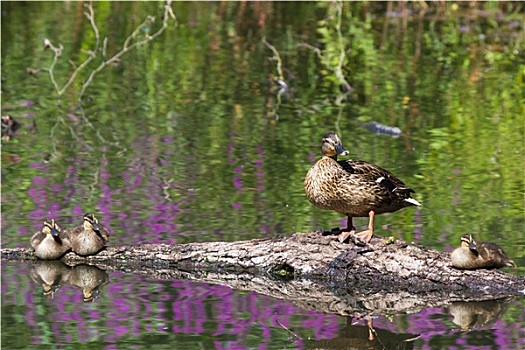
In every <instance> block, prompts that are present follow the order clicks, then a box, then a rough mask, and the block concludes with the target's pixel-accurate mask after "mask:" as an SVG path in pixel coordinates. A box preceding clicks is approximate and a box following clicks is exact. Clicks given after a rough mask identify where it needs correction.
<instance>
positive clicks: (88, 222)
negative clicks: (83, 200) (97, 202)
mask: <svg viewBox="0 0 525 350" xmlns="http://www.w3.org/2000/svg"><path fill="white" fill-rule="evenodd" d="M83 220H84V222H83V223H82V225H80V226H78V227H75V228H72V229H70V230H68V231H67V232H66V233H67V235H68V237H69V241H70V242H71V248H72V249H73V251H74V252H75V253H77V254H78V255H91V254H96V253H98V252H99V251H100V250H101V249H102V247H104V245H105V244H106V243H107V242H108V240H109V232H108V230H107V229H106V228H105V227H104V226H103V225H102V224H100V223H99V222H98V220H97V218H96V217H95V215H93V214H91V213H88V214H85V215H84V218H83Z"/></svg>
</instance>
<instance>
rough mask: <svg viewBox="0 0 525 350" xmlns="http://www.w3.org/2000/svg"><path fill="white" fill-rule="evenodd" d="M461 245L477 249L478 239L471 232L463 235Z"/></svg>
mask: <svg viewBox="0 0 525 350" xmlns="http://www.w3.org/2000/svg"><path fill="white" fill-rule="evenodd" d="M461 246H462V247H465V248H468V249H470V250H476V241H475V240H474V238H473V237H472V235H471V234H470V233H467V234H464V235H463V236H461Z"/></svg>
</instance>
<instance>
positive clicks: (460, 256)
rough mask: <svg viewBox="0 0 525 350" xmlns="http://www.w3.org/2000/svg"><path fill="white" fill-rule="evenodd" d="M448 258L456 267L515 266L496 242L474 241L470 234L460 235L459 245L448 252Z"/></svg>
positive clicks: (497, 267)
mask: <svg viewBox="0 0 525 350" xmlns="http://www.w3.org/2000/svg"><path fill="white" fill-rule="evenodd" d="M450 260H451V263H452V266H454V267H455V268H458V269H479V268H496V269H499V268H501V267H505V266H512V267H516V264H515V263H514V261H512V260H510V259H509V258H508V257H507V254H505V252H504V251H503V250H502V249H501V248H500V247H499V246H498V245H497V244H495V243H491V242H476V241H475V240H474V238H473V237H472V235H470V234H465V235H463V236H461V246H460V247H459V248H456V249H454V250H453V251H452V253H450Z"/></svg>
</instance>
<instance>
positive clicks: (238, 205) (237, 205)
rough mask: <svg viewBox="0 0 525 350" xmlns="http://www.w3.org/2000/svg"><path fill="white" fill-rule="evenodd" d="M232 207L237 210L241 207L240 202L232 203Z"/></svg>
mask: <svg viewBox="0 0 525 350" xmlns="http://www.w3.org/2000/svg"><path fill="white" fill-rule="evenodd" d="M232 207H233V209H236V210H239V209H241V208H242V204H240V203H233V204H232Z"/></svg>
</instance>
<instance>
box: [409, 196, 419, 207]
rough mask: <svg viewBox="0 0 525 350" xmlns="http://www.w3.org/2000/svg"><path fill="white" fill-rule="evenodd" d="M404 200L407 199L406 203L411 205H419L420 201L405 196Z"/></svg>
mask: <svg viewBox="0 0 525 350" xmlns="http://www.w3.org/2000/svg"><path fill="white" fill-rule="evenodd" d="M405 201H407V202H408V203H410V204H412V205H415V206H418V207H420V206H421V203H419V202H418V201H416V200H415V199H414V198H411V197H408V198H405Z"/></svg>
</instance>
